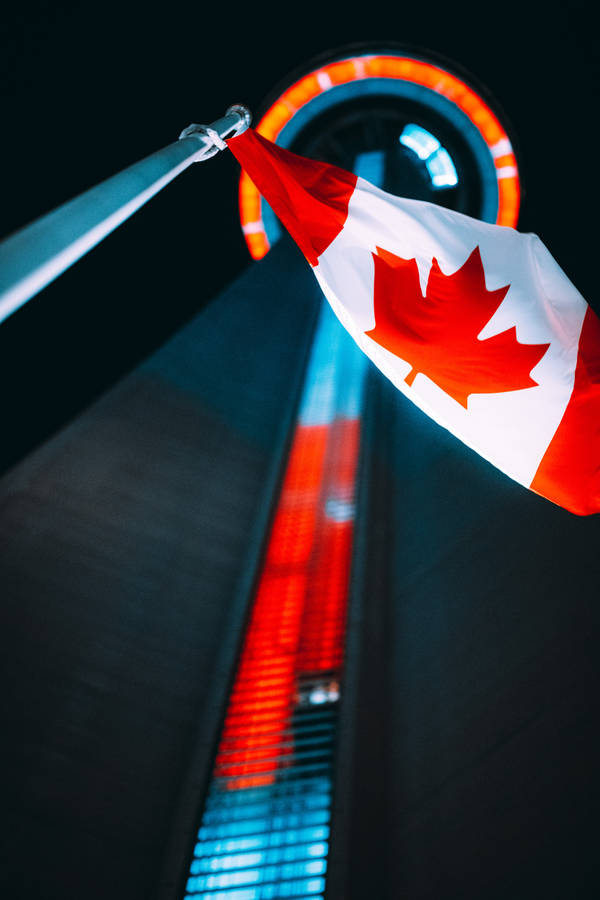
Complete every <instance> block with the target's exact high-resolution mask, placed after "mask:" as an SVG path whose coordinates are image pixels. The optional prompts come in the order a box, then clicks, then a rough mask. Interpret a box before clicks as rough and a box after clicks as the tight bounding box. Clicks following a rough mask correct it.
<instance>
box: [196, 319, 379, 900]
mask: <svg viewBox="0 0 600 900" xmlns="http://www.w3.org/2000/svg"><path fill="white" fill-rule="evenodd" d="M365 366H366V358H365V357H364V355H363V354H362V353H361V352H360V351H359V350H358V348H357V347H356V346H355V344H354V343H353V341H352V340H351V338H350V337H349V336H348V335H347V334H346V332H345V331H344V329H343V328H342V327H341V325H340V324H339V323H338V321H337V319H336V318H335V316H334V315H333V313H332V312H331V310H330V308H329V306H328V304H326V303H324V304H323V308H322V311H321V315H320V319H319V324H318V326H317V331H316V335H315V339H314V342H313V347H312V351H311V356H310V360H309V364H308V367H307V373H306V378H305V385H304V390H303V395H302V400H301V403H300V409H299V416H298V421H297V423H296V426H295V431H294V436H293V440H292V445H291V449H290V454H289V458H288V462H287V467H286V471H285V475H284V478H283V484H282V488H281V493H280V497H279V501H278V505H277V509H276V511H275V516H274V520H273V524H272V527H271V532H270V535H269V538H268V542H267V549H266V555H265V561H264V564H263V569H262V572H261V575H260V578H259V582H258V586H257V590H256V595H255V598H254V602H253V607H252V612H251V615H250V621H249V624H248V628H247V632H246V636H245V640H244V644H243V648H242V653H241V657H240V661H239V665H238V669H237V673H236V677H235V681H234V685H233V689H232V693H231V696H230V700H229V704H228V708H227V713H226V717H225V723H224V726H223V731H222V734H221V739H220V742H219V747H218V752H217V757H216V761H215V768H214V772H213V777H212V782H211V785H210V789H209V792H208V797H207V800H206V804H205V808H204V811H203V815H202V821H201V825H200V829H199V832H198V841H197V844H196V846H195V849H194V859H193V861H192V863H191V865H190V876H189V878H188V882H187V887H186V894H185V897H186V898H194V900H274V898H279V897H292V898H296V900H303V898H304V900H309V898H310V900H320V898H323V895H324V890H325V879H326V871H327V855H328V849H329V820H330V809H331V785H332V771H331V770H332V764H333V742H334V737H335V729H336V721H337V705H338V700H339V697H340V692H341V690H342V668H343V656H344V637H345V625H346V607H347V593H348V579H349V572H350V558H351V549H352V533H353V523H354V497H355V479H356V465H357V459H358V448H359V437H360V420H359V416H360V409H361V403H362V386H363V380H364V371H365Z"/></svg>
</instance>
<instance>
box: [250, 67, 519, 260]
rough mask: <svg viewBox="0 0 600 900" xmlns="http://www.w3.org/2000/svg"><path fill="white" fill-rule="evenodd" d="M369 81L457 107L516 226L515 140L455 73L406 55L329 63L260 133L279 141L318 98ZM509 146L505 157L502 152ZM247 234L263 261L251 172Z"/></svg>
mask: <svg viewBox="0 0 600 900" xmlns="http://www.w3.org/2000/svg"><path fill="white" fill-rule="evenodd" d="M364 78H392V79H397V80H401V81H409V82H411V83H412V84H418V85H421V86H422V87H426V88H429V89H430V90H432V91H435V92H436V93H438V94H441V95H442V96H444V97H446V98H447V99H448V100H450V101H451V102H452V103H455V104H456V106H458V107H459V109H461V110H462V112H463V113H464V114H465V115H466V116H467V118H468V119H469V120H470V121H471V122H472V124H473V125H474V126H475V127H476V128H477V129H478V131H479V132H480V134H481V136H482V138H483V140H484V141H485V143H486V144H487V146H488V148H489V150H490V154H491V155H492V156H493V157H494V162H495V166H496V175H497V179H498V214H497V217H496V224H497V225H508V226H510V227H513V228H514V227H515V226H516V224H517V220H518V217H519V206H520V183H519V174H518V170H517V162H516V159H515V156H514V153H513V152H512V148H511V146H510V141H509V138H508V136H507V134H506V132H505V130H504V129H503V127H502V125H501V124H500V122H499V121H498V118H497V117H496V116H495V115H494V113H493V112H492V110H491V109H490V108H489V106H487V104H486V103H484V101H483V100H482V99H481V97H480V96H479V95H478V94H477V93H475V91H473V90H472V89H471V88H470V87H469V86H468V85H467V84H465V83H464V82H463V81H461V80H460V78H457V77H456V76H455V75H452V74H450V72H446V71H445V70H444V69H440V68H439V67H438V66H434V65H432V64H431V63H427V62H422V61H420V60H416V59H410V58H408V57H400V56H383V55H375V56H362V57H355V58H353V59H348V60H343V61H341V62H334V63H329V64H328V65H326V66H323V67H322V68H320V69H317V70H315V71H314V72H310V73H309V74H308V75H305V76H304V77H303V78H301V79H300V80H299V81H297V82H296V83H295V84H293V85H291V87H289V88H288V89H287V90H286V91H284V93H283V94H282V95H281V97H279V99H278V100H276V101H275V103H273V105H272V106H271V107H270V108H269V109H268V110H267V112H266V113H265V115H264V116H263V117H262V119H261V120H260V122H259V123H258V125H257V127H256V130H257V131H258V132H259V134H262V135H263V136H264V137H266V138H268V139H269V140H271V141H274V142H275V143H277V138H278V136H279V135H280V133H281V131H282V130H283V128H284V126H285V125H287V123H288V122H289V121H290V119H291V118H292V116H293V115H294V114H295V113H296V112H298V110H300V109H301V108H302V107H303V106H305V105H306V104H307V103H309V102H310V101H311V100H312V99H313V98H314V97H317V96H318V95H319V94H322V93H324V92H325V91H327V90H329V89H330V88H331V87H334V86H335V85H338V84H348V83H349V82H352V81H357V80H360V79H364ZM498 147H503V148H506V151H503V156H498V155H497V148H498ZM239 207H240V220H241V223H242V230H243V232H244V237H245V239H246V243H247V245H248V249H249V251H250V254H251V256H252V257H253V259H262V257H263V256H265V254H266V253H267V252H268V250H269V240H268V238H267V234H266V231H265V227H264V223H263V220H262V212H261V201H260V194H259V192H258V190H257V189H256V188H255V186H254V184H253V183H252V181H251V180H250V178H249V176H248V175H246V173H245V172H242V175H241V178H240V184H239Z"/></svg>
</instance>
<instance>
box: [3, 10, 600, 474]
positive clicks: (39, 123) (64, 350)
mask: <svg viewBox="0 0 600 900" xmlns="http://www.w3.org/2000/svg"><path fill="white" fill-rule="evenodd" d="M586 6H588V7H589V4H587V5H586V4H585V3H583V2H575V3H571V4H569V5H568V6H567V5H566V4H561V3H558V2H550V3H544V4H539V6H537V7H536V6H533V5H531V4H529V3H528V4H526V5H524V6H522V7H521V8H519V9H518V10H516V9H515V11H513V9H512V8H509V7H504V6H502V5H501V6H496V5H494V6H489V5H485V4H443V3H440V2H435V3H414V4H410V5H409V4H393V5H390V6H388V7H385V8H384V7H383V6H382V7H380V8H378V9H377V11H376V12H371V11H367V10H368V9H369V7H368V6H367V5H348V4H339V5H338V4H331V3H329V4H328V3H325V4H319V5H318V6H316V5H307V6H305V7H304V8H303V7H301V6H299V5H288V4H273V3H270V4H264V3H261V4H257V5H249V4H246V5H245V6H244V7H243V8H240V7H239V6H238V5H237V4H236V5H235V7H234V6H232V5H230V4H219V3H197V4H191V3H190V4H177V3H169V4H163V5H158V4H155V5H152V4H150V5H148V4H137V3H136V4H128V3H123V4H116V3H112V2H109V3H104V4H102V5H90V4H81V3H64V4H61V5H57V4H56V3H50V2H39V0H38V2H36V3H33V4H28V5H27V6H26V8H25V9H24V10H23V9H21V8H20V7H17V6H16V5H15V6H14V7H13V8H12V10H10V11H9V12H8V14H5V15H6V20H7V23H6V26H7V27H6V28H5V29H4V35H5V47H4V53H3V55H2V64H3V67H4V75H3V78H2V91H3V102H2V110H3V112H2V115H3V126H4V128H3V130H4V140H3V142H2V155H3V169H2V170H3V173H4V185H3V192H2V193H3V198H2V205H1V210H2V215H1V220H0V221H1V225H0V227H1V231H2V234H9V233H10V232H11V231H13V230H14V229H16V228H18V227H20V226H22V225H24V224H26V223H27V222H29V221H31V220H32V219H34V218H36V217H37V216H38V215H40V214H42V213H44V212H46V211H49V210H50V209H52V208H54V207H55V206H56V205H58V204H60V203H61V202H64V201H65V200H67V199H70V198H71V197H73V196H75V195H76V194H77V193H79V192H80V191H82V190H84V189H85V188H87V187H90V186H92V185H94V184H96V183H98V182H99V181H101V180H102V179H103V178H105V177H108V176H110V175H111V174H113V173H115V172H116V171H118V170H120V169H122V168H124V167H125V166H127V165H129V164H130V163H132V162H134V161H135V160H137V159H140V158H143V157H144V156H146V155H148V154H149V153H151V152H153V151H154V150H156V149H159V148H160V147H161V146H164V145H166V144H168V143H170V142H171V141H172V140H174V139H176V138H177V136H178V135H179V132H180V131H181V129H182V128H183V127H184V126H186V125H187V124H189V123H190V122H192V121H194V122H204V123H208V122H210V121H212V120H214V119H215V118H218V117H219V116H220V115H222V114H223V112H224V111H225V109H226V108H227V107H228V106H229V105H230V104H231V103H233V102H239V101H241V102H244V103H246V104H247V105H248V106H249V107H250V109H251V110H252V111H253V112H254V113H255V114H257V115H259V114H260V112H261V107H262V105H263V104H264V101H265V98H267V97H268V96H269V95H270V94H271V92H272V91H273V89H274V88H276V86H277V85H278V83H279V82H280V81H281V80H282V79H285V78H286V76H287V75H288V74H289V73H290V72H292V71H293V70H295V69H296V68H297V67H301V66H302V65H303V64H305V63H306V62H307V61H308V60H310V59H311V58H313V57H314V56H316V55H319V54H323V53H325V52H326V51H328V50H331V49H336V48H340V47H342V46H344V45H347V44H352V43H360V42H379V43H381V44H385V43H386V41H393V42H395V43H396V42H399V43H401V44H405V45H406V46H408V47H413V48H422V49H424V50H431V51H433V52H434V53H435V54H437V55H441V56H442V57H444V56H445V57H447V58H448V59H450V60H453V61H454V62H455V63H457V64H458V65H459V66H461V67H464V69H465V70H466V71H467V72H470V73H472V75H473V76H474V77H475V79H477V80H478V81H479V82H480V83H482V84H483V85H485V86H487V88H489V90H490V91H491V92H492V94H493V96H494V97H495V99H496V101H497V102H498V103H499V104H500V107H501V108H503V109H504V111H505V114H506V115H507V116H508V119H509V121H510V122H511V123H512V126H513V132H514V134H515V135H516V137H517V146H518V151H519V158H520V163H521V171H522V176H523V180H524V187H525V197H524V203H523V207H522V214H521V220H520V228H521V230H524V231H536V232H537V233H538V234H540V236H541V237H542V238H543V240H544V241H545V242H546V243H547V244H548V246H549V247H550V249H551V250H552V252H553V253H554V255H555V256H556V258H557V259H558V261H559V262H560V264H561V265H562V267H563V268H564V269H565V270H566V272H567V273H568V274H569V275H570V277H571V278H572V279H573V281H574V282H575V284H576V285H577V287H578V288H579V289H580V290H581V291H582V292H583V293H584V295H585V296H586V297H587V299H588V300H589V301H590V302H591V303H592V304H594V300H595V276H596V273H595V265H594V261H595V256H596V230H595V229H594V228H593V227H591V223H592V222H593V221H594V209H595V206H596V204H597V200H598V178H597V173H596V168H597V164H596V155H595V135H596V133H597V131H598V129H597V123H596V111H597V108H598V85H599V84H600V74H599V70H598V53H597V50H598V35H597V30H596V29H594V28H591V27H590V26H589V22H588V17H587V15H586ZM236 187H237V164H236V163H235V161H234V160H233V159H231V158H230V157H229V156H228V154H227V153H222V154H220V155H219V156H218V157H216V158H214V159H213V160H211V161H210V162H208V163H206V164H202V165H197V166H195V167H193V168H192V170H190V171H188V172H186V173H185V174H184V175H183V176H180V177H179V179H178V180H177V181H176V183H173V184H172V185H171V186H169V187H168V188H167V189H166V190H165V191H163V193H162V194H161V195H160V196H159V197H157V198H155V199H154V200H153V201H151V203H150V204H149V205H148V206H146V207H145V208H144V210H143V211H142V212H139V213H137V214H136V215H135V216H134V218H133V219H132V220H130V221H129V222H128V223H127V224H125V225H124V226H122V227H121V228H120V229H119V230H118V232H117V233H115V234H113V235H112V236H111V237H109V238H108V239H107V240H105V241H104V243H103V244H102V245H101V246H100V247H99V248H97V249H96V250H94V251H93V252H92V253H91V254H90V255H89V256H88V257H86V258H85V259H84V260H83V261H81V262H79V263H78V264H77V265H76V266H75V267H73V268H72V269H71V270H70V271H69V272H68V273H67V274H66V275H64V276H63V277H61V278H60V279H59V281H58V282H55V283H54V284H53V285H52V286H51V287H49V288H47V289H46V290H45V291H44V292H43V293H42V294H40V295H39V296H38V297H37V298H36V299H35V300H33V301H31V302H30V303H29V304H28V306H27V308H25V309H23V310H22V311H20V312H19V313H17V314H16V315H14V316H13V318H12V320H11V321H9V322H7V323H6V324H4V325H3V326H2V328H1V329H0V360H1V363H0V365H1V366H2V369H1V373H2V381H3V384H4V385H5V390H4V391H3V394H2V419H3V423H4V426H5V436H4V439H3V441H2V446H1V450H0V467H1V468H6V466H8V465H10V464H11V463H12V462H14V461H16V460H17V459H19V458H20V457H21V456H22V454H23V453H24V452H26V451H27V450H28V449H29V448H31V447H32V446H35V445H36V443H38V442H39V441H40V440H41V439H43V437H44V436H45V435H47V434H49V433H51V432H52V431H53V430H55V429H56V428H57V427H58V426H59V425H60V424H61V423H62V422H64V421H66V420H68V418H69V417H71V416H72V415H73V414H75V413H76V412H77V410H78V409H81V408H82V407H83V406H85V405H86V404H87V403H89V402H90V401H91V400H92V399H93V398H94V397H95V396H97V395H98V394H99V393H101V392H102V390H104V389H105V388H106V387H107V386H108V385H110V384H111V383H113V382H114V381H115V379H118V377H119V376H120V375H121V374H122V373H124V372H126V371H129V370H130V369H131V368H132V367H133V366H134V365H135V364H136V362H138V361H139V360H140V359H142V358H144V357H145V356H146V355H147V354H148V353H149V352H150V351H151V350H152V349H154V348H155V347H157V346H159V345H160V344H161V343H162V342H163V341H164V340H165V339H166V338H167V337H168V336H169V334H171V333H173V332H174V331H175V330H177V328H178V326H180V325H181V324H182V323H183V322H185V321H187V320H188V319H189V318H190V317H191V316H192V315H193V314H194V312H195V311H197V310H198V309H199V308H201V307H202V306H203V305H204V304H205V303H207V302H208V301H209V300H210V298H211V297H213V296H214V295H215V293H216V292H217V291H218V290H219V289H220V288H221V287H223V286H224V285H225V284H227V283H228V282H229V281H230V280H231V279H232V277H234V276H235V275H236V274H237V273H239V272H240V271H241V270H242V269H243V268H244V267H245V266H246V265H248V256H247V252H246V248H245V245H244V243H243V240H242V237H241V234H240V230H239V226H238V222H237V213H236Z"/></svg>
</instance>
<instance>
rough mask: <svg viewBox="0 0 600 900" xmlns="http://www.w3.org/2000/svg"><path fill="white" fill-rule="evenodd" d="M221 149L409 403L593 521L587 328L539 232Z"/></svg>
mask: <svg viewBox="0 0 600 900" xmlns="http://www.w3.org/2000/svg"><path fill="white" fill-rule="evenodd" d="M227 144H228V146H229V148H230V149H231V151H232V152H233V153H234V155H235V156H236V158H237V159H238V161H239V162H240V164H241V165H242V167H243V168H244V169H245V170H246V172H247V173H248V175H249V176H250V178H251V179H252V181H253V182H254V183H255V185H256V187H257V188H258V190H259V191H260V192H261V193H262V194H263V196H264V197H265V199H266V200H267V201H268V203H269V204H270V205H271V207H272V208H273V210H274V212H275V213H276V214H277V216H278V217H279V218H280V219H281V221H282V223H283V224H284V225H285V227H286V228H287V230H288V231H289V232H290V234H291V235H292V237H293V238H294V240H295V241H296V243H297V244H298V245H299V247H300V249H301V250H302V252H303V253H304V255H305V256H306V258H307V260H308V262H309V263H310V264H311V266H313V271H314V273H315V275H316V277H317V279H318V281H319V284H320V285H321V287H322V289H323V292H324V294H325V296H326V297H327V299H328V300H329V303H330V304H331V306H332V308H333V310H334V312H335V313H336V315H337V316H338V318H339V319H340V321H341V322H342V324H343V325H344V326H345V327H346V329H347V330H348V331H349V332H350V334H351V335H352V337H353V338H354V340H355V341H356V343H357V344H358V345H359V346H360V347H361V348H362V350H363V351H364V352H365V353H366V354H367V356H368V357H369V358H370V359H371V360H372V361H373V362H374V363H375V365H376V366H377V367H378V368H379V369H381V371H382V372H383V373H384V374H385V375H386V376H387V377H388V378H389V379H390V380H391V381H392V382H393V383H394V384H395V385H396V386H397V387H398V388H399V389H400V390H401V391H402V392H403V393H404V394H406V396H407V397H409V398H410V399H411V400H412V401H413V402H414V403H416V404H417V406H419V407H420V408H421V409H423V410H424V412H426V413H427V414H428V415H430V416H431V417H432V418H433V419H435V421H436V422H438V423H439V424H440V425H443V426H444V427H445V428H447V429H449V430H450V431H451V432H452V433H453V434H455V435H456V436H457V437H459V438H460V439H461V440H462V441H464V443H465V444H467V445H468V446H470V447H472V448H473V449H474V450H476V451H477V452H478V453H480V454H481V455H482V456H484V457H485V458H486V459H488V460H489V461H490V462H492V463H493V464H494V465H496V466H497V467H498V468H499V469H501V470H502V471H503V472H505V473H506V474H507V475H509V476H510V477H511V478H514V479H515V481H518V482H519V483H520V484H523V485H525V486H526V487H529V488H531V489H532V490H533V491H535V492H537V493H538V494H541V495H542V496H544V497H547V498H548V499H549V500H552V501H553V502H554V503H557V504H559V505H560V506H563V507H565V508H566V509H569V510H571V511H572V512H575V513H578V514H580V515H585V514H589V513H594V512H598V511H600V321H599V320H598V318H597V317H596V316H595V314H594V313H593V312H592V310H591V309H590V308H589V306H588V304H587V303H586V301H585V300H584V299H583V297H582V296H581V294H580V293H579V292H578V291H577V289H576V288H575V287H574V286H573V284H572V283H571V282H570V281H569V279H568V278H567V276H566V275H565V274H564V272H563V271H562V269H561V268H560V267H559V266H558V265H557V263H556V262H555V260H554V259H553V257H552V256H551V255H550V253H549V252H548V250H547V249H546V247H545V246H544V244H543V243H542V242H541V241H540V239H539V238H538V237H537V235H535V234H520V233H519V232H517V231H515V230H514V229H512V228H505V227H501V226H497V225H489V224H487V223H485V222H480V221H479V220H477V219H473V218H470V217H469V216H465V215H462V214H461V213H457V212H454V211H451V210H447V209H443V208H441V207H439V206H435V205H433V204H430V203H425V202H422V201H418V200H405V199H402V198H400V197H394V196H392V195H390V194H387V193H385V192H384V191H382V190H380V189H379V188H377V187H374V186H373V185H372V184H369V183H368V182H367V181H365V180H364V179H362V178H359V177H357V176H355V175H352V174H350V173H349V172H345V171H343V170H342V169H339V168H337V167H335V166H331V165H327V164H326V163H321V162H316V161H314V160H310V159H305V158H303V157H300V156H297V155H296V154H294V153H290V152H289V151H287V150H284V149H282V148H281V147H278V146H276V145H275V144H273V143H271V142H270V141H268V140H266V139H265V138H263V137H261V136H260V135H259V134H257V133H256V132H254V131H253V130H251V129H248V130H247V131H245V132H244V133H243V134H241V135H239V136H238V137H235V138H231V139H230V140H228V141H227Z"/></svg>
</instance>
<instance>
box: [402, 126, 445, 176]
mask: <svg viewBox="0 0 600 900" xmlns="http://www.w3.org/2000/svg"><path fill="white" fill-rule="evenodd" d="M399 140H400V143H401V144H402V145H403V146H404V147H407V148H408V149H409V150H412V152H413V153H416V155H417V156H418V157H419V159H421V160H423V162H424V163H425V165H426V167H427V171H428V172H429V175H430V178H431V183H432V185H433V186H434V187H435V188H448V187H455V186H456V185H457V184H458V175H457V173H456V167H455V165H454V163H453V162H452V159H451V157H450V154H449V153H448V151H447V150H445V149H444V147H442V145H441V144H440V142H439V141H438V139H437V138H436V137H434V135H433V134H430V132H429V131H426V130H425V129H424V128H421V126H420V125H415V124H413V123H411V124H409V125H406V126H405V128H404V130H403V131H402V134H401V135H400V138H399Z"/></svg>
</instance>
